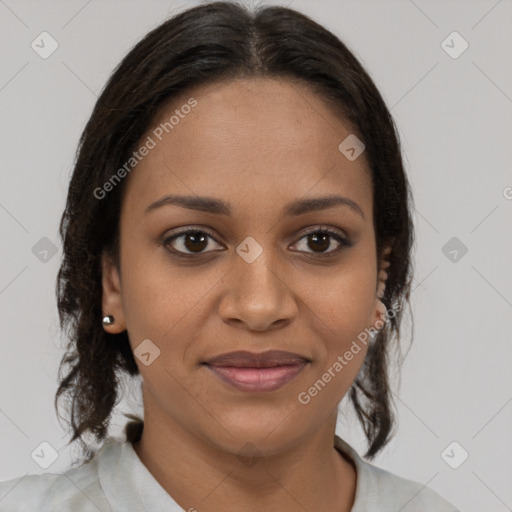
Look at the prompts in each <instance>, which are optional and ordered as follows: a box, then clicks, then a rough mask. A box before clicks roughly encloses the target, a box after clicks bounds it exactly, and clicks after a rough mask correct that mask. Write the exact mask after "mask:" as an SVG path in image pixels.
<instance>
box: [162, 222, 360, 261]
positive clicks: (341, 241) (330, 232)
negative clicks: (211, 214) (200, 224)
mask: <svg viewBox="0 0 512 512" xmlns="http://www.w3.org/2000/svg"><path fill="white" fill-rule="evenodd" d="M198 233H199V234H206V235H208V236H209V237H210V238H212V239H213V240H214V241H215V242H217V243H219V242H218V241H217V240H216V239H215V236H213V234H212V233H211V232H210V231H209V230H208V229H206V228H201V229H199V228H194V229H185V230H183V231H180V232H178V233H174V234H173V235H171V236H168V237H165V238H164V239H163V240H162V245H163V246H164V247H165V248H166V249H167V250H168V251H169V252H171V253H172V254H173V255H174V256H177V257H178V258H195V259H197V258H198V257H201V255H205V254H207V253H208V252H212V251H205V252H198V253H186V252H181V251H177V250H176V249H170V248H169V247H168V246H169V245H170V243H171V242H172V241H173V240H176V239H178V238H180V237H182V236H185V235H188V234H198ZM318 233H321V234H327V235H330V236H331V237H332V238H334V239H335V240H336V241H337V242H339V244H340V246H339V247H338V248H337V249H334V250H333V251H330V252H328V253H320V252H318V253H315V252H307V253H306V254H310V255H313V256H310V257H313V258H318V257H319V258H330V257H333V256H336V255H338V254H339V252H340V251H341V250H342V249H343V248H347V247H352V245H353V244H352V242H350V241H349V240H348V239H347V238H345V237H344V236H342V235H340V233H338V232H337V231H334V230H332V229H330V228H327V227H319V228H316V229H314V230H311V231H307V232H305V233H302V235H301V237H300V238H299V240H298V241H300V240H302V239H303V238H305V237H307V236H309V235H314V234H318ZM299 252H300V251H299Z"/></svg>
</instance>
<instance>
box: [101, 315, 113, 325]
mask: <svg viewBox="0 0 512 512" xmlns="http://www.w3.org/2000/svg"><path fill="white" fill-rule="evenodd" d="M113 323H114V317H113V316H112V315H107V316H104V317H103V325H112V324H113Z"/></svg>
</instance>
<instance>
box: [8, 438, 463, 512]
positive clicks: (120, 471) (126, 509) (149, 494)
mask: <svg viewBox="0 0 512 512" xmlns="http://www.w3.org/2000/svg"><path fill="white" fill-rule="evenodd" d="M334 445H335V447H336V449H337V450H338V451H340V452H343V453H344V454H346V455H348V456H349V457H350V458H351V459H352V460H353V461H354V463H355V467H356V471H357V481H356V496H355V502H354V505H353V507H352V512H434V511H435V512H460V511H459V510H458V509H456V508H455V507H454V506H452V505H450V504H449V503H448V502H447V501H445V500H444V499H443V498H441V496H439V494H437V493H436V492H434V491H433V490H431V489H429V488H428V487H424V486H423V485H422V484H420V483H417V482H413V481H411V480H406V479H404V478H401V477H399V476H397V475H395V474H393V473H390V472H388V471H386V470H383V469H381V468H378V467H376V466H373V465H372V464H370V463H368V462H366V461H364V460H362V459H361V458H360V457H359V455H358V454H357V452H356V451H355V450H354V449H353V448H352V447H351V446H350V445H348V444H347V443H346V442H345V441H343V440H342V439H341V438H340V437H338V436H336V437H335V441H334ZM144 510H147V511H151V512H160V511H162V512H163V511H165V512H184V509H182V508H181V507H180V506H179V505H178V504H177V503H176V502H175V501H174V500H173V499H172V498H171V496H169V494H167V492H166V491H165V490H164V488H163V487H162V486H161V485H160V484H159V483H158V482H157V480H155V478H154V477H153V475H152V474H151V473H150V472H149V470H148V469H147V468H146V466H144V464H143V463H142V461H141V460H140V459H139V457H138V455H137V453H136V452H135V450H134V448H133V445H132V444H131V443H130V442H123V441H122V440H119V439H116V438H108V439H107V440H106V441H105V443H104V444H103V446H102V447H101V449H100V450H99V451H98V452H97V453H96V455H95V456H94V457H93V459H92V460H91V461H90V462H88V463H85V464H82V465H81V466H79V467H75V468H71V469H68V470H67V471H65V472H64V473H62V474H52V473H46V474H42V475H25V476H23V477H18V478H14V479H12V480H8V481H6V482H0V511H1V512H99V511H100V512H135V511H136V512H141V511H144ZM198 511H199V512H200V506H199V505H198ZM311 512H314V511H311Z"/></svg>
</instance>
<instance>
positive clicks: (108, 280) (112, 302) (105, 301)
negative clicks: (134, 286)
mask: <svg viewBox="0 0 512 512" xmlns="http://www.w3.org/2000/svg"><path fill="white" fill-rule="evenodd" d="M101 268H102V278H101V284H102V287H103V294H102V302H101V307H102V310H103V316H107V315H112V316H113V317H114V321H113V323H112V324H111V325H103V328H104V329H105V331H107V332H108V333H110V334H117V333H120V332H123V331H124V330H126V322H125V317H124V311H123V304H122V300H121V279H120V277H119V270H118V269H117V267H116V265H115V264H114V262H113V261H112V259H111V258H110V257H109V256H107V255H106V254H105V253H103V254H102V255H101Z"/></svg>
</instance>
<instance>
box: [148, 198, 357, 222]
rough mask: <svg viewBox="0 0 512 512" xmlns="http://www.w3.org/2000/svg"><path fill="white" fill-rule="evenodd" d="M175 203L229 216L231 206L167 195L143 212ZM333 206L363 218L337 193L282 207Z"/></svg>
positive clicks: (287, 212)
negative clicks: (348, 209)
mask: <svg viewBox="0 0 512 512" xmlns="http://www.w3.org/2000/svg"><path fill="white" fill-rule="evenodd" d="M167 205H176V206H181V207H182V208H187V209H189V210H197V211H201V212H206V213H213V214H216V215H226V216H231V214H232V208H231V205H230V204H229V203H226V202H224V201H221V200H220V199H215V198H212V197H205V196H178V195H167V196H164V197H162V198H161V199H159V200H158V201H155V202H154V203H152V204H150V205H149V206H148V207H147V208H146V209H145V210H144V213H149V212H150V211H153V210H155V209H156V208H160V207H161V206H167ZM335 206H347V207H349V208H350V209H351V210H353V211H354V212H356V213H358V214H359V215H360V216H361V217H362V218H363V219H364V218H365V216H364V213H363V210H362V209H361V207H360V206H359V205H358V204H357V203H356V202H355V201H353V200H352V199H349V198H348V197H343V196H339V195H330V196H325V197H314V198H310V199H299V200H297V201H293V202H291V203H289V204H288V205H286V206H285V207H284V209H283V215H284V216H292V215H302V214H305V213H310V212H316V211H320V210H325V209H327V208H333V207H335Z"/></svg>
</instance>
